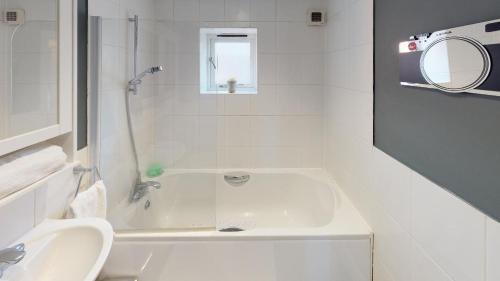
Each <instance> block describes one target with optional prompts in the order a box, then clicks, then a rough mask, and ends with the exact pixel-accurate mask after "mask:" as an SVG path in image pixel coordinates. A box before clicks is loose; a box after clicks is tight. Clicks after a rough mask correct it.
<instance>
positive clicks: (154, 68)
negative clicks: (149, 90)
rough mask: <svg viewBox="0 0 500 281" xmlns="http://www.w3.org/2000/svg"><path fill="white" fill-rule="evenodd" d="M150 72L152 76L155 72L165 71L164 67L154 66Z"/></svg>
mask: <svg viewBox="0 0 500 281" xmlns="http://www.w3.org/2000/svg"><path fill="white" fill-rule="evenodd" d="M149 70H150V72H151V74H153V73H155V72H160V71H163V66H162V65H157V66H153V67H151V68H150V69H149Z"/></svg>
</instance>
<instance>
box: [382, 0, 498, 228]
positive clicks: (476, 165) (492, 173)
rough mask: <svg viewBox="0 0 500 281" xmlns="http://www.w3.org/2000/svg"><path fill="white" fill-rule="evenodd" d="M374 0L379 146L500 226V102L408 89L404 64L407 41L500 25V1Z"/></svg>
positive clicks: (462, 95) (464, 95) (476, 97)
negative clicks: (402, 47)
mask: <svg viewBox="0 0 500 281" xmlns="http://www.w3.org/2000/svg"><path fill="white" fill-rule="evenodd" d="M374 1H375V11H374V12H375V86H374V87H375V88H374V89H375V107H374V110H375V138H374V141H375V146H376V147H378V148H379V149H381V150H383V151H384V152H386V153H388V154H389V155H391V156H393V157H395V158H396V159H398V160H400V161H401V162H403V163H405V164H406V165H408V166H409V167H411V168H412V169H414V170H416V171H417V172H419V173H420V174H422V175H424V176H425V177H427V178H429V179H430V180H432V181H434V182H435V183H437V184H439V185H440V186H443V187H444V188H446V189H448V190H449V191H451V192H452V193H454V194H456V195H458V196H459V197H461V198H463V199H464V200H465V201H467V202H469V203H470V204H471V205H473V206H474V207H476V208H478V209H480V210H482V211H483V212H485V213H486V214H488V215H489V216H491V217H493V218H495V219H496V220H499V221H500V98H496V97H488V96H480V95H473V94H446V93H443V92H438V91H435V90H426V89H420V88H409V87H402V86H400V84H399V66H398V65H399V60H398V43H399V42H401V41H406V40H408V37H409V36H410V35H414V34H421V33H426V32H432V31H436V30H442V29H446V28H451V27H457V26H463V25H468V24H473V23H479V22H483V21H488V20H495V19H500V1H498V0H427V1H414V0H374ZM494 67H500V65H498V66H494ZM498 79H500V77H498Z"/></svg>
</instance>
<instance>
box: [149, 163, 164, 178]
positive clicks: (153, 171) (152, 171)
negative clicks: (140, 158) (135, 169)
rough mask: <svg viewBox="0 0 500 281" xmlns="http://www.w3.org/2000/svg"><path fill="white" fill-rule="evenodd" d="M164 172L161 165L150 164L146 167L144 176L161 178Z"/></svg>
mask: <svg viewBox="0 0 500 281" xmlns="http://www.w3.org/2000/svg"><path fill="white" fill-rule="evenodd" d="M164 172H165V168H163V166H162V165H161V164H152V165H151V166H149V167H148V170H147V172H146V175H147V176H148V177H149V178H156V177H159V176H161V175H162V174H163V173H164Z"/></svg>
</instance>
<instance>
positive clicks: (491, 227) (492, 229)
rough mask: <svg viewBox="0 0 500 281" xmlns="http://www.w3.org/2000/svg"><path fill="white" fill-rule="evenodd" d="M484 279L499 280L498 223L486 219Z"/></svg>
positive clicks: (499, 237) (499, 248) (499, 226)
mask: <svg viewBox="0 0 500 281" xmlns="http://www.w3.org/2000/svg"><path fill="white" fill-rule="evenodd" d="M486 252H487V255H486V281H497V280H500V223H498V222H496V221H494V220H492V219H488V223H487V232H486Z"/></svg>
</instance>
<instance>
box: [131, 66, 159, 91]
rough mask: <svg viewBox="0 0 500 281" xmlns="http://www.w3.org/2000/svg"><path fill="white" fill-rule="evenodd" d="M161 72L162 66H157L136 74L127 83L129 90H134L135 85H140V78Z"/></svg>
mask: <svg viewBox="0 0 500 281" xmlns="http://www.w3.org/2000/svg"><path fill="white" fill-rule="evenodd" d="M161 71H163V66H161V65H157V66H152V67H150V68H148V69H146V70H144V71H143V72H141V73H139V74H137V75H136V76H135V77H134V78H133V79H132V80H130V81H129V82H128V85H129V88H130V89H132V88H135V86H136V85H139V84H141V83H142V78H144V77H145V76H146V75H148V74H155V73H156V72H161Z"/></svg>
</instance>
